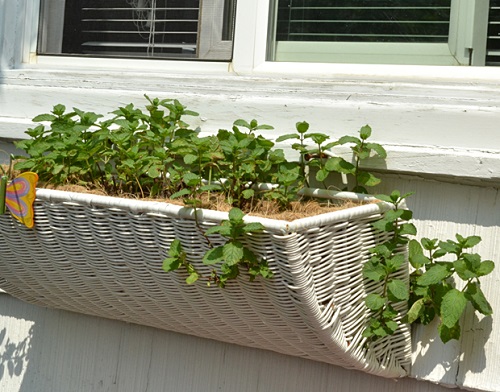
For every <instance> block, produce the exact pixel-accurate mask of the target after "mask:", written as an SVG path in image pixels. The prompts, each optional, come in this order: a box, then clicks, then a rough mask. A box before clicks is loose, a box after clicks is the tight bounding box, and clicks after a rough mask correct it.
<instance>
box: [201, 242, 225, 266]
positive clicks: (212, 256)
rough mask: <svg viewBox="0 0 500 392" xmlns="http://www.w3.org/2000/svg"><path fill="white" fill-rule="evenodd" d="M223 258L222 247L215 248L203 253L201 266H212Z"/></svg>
mask: <svg viewBox="0 0 500 392" xmlns="http://www.w3.org/2000/svg"><path fill="white" fill-rule="evenodd" d="M223 258H224V255H223V252H222V246H217V247H216V248H213V249H210V250H209V251H208V252H207V253H205V256H203V264H206V265H213V264H216V263H219V262H220V261H222V260H223Z"/></svg>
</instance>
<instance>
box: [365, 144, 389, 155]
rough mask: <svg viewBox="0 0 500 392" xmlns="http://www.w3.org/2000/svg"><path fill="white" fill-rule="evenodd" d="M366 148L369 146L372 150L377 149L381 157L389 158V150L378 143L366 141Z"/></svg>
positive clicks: (376, 151)
mask: <svg viewBox="0 0 500 392" xmlns="http://www.w3.org/2000/svg"><path fill="white" fill-rule="evenodd" d="M365 146H366V148H369V149H370V150H373V151H375V153H376V154H377V155H378V156H379V157H380V158H387V152H386V151H385V148H384V147H382V146H381V145H380V144H378V143H366V144H365Z"/></svg>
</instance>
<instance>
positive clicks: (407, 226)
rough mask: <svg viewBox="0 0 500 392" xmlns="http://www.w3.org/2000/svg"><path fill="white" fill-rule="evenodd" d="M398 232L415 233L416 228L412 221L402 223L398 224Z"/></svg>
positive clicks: (403, 233)
mask: <svg viewBox="0 0 500 392" xmlns="http://www.w3.org/2000/svg"><path fill="white" fill-rule="evenodd" d="M399 234H401V235H417V228H416V227H415V225H414V224H413V223H403V224H402V225H401V226H400V229H399Z"/></svg>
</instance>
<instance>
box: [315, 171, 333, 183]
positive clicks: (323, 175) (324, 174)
mask: <svg viewBox="0 0 500 392" xmlns="http://www.w3.org/2000/svg"><path fill="white" fill-rule="evenodd" d="M329 174H330V172H329V171H328V170H325V169H320V170H318V172H317V173H316V180H317V181H319V182H323V181H325V180H326V179H327V178H328V175H329Z"/></svg>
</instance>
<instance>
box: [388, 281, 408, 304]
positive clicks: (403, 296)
mask: <svg viewBox="0 0 500 392" xmlns="http://www.w3.org/2000/svg"><path fill="white" fill-rule="evenodd" d="M387 289H388V293H389V295H390V296H392V297H393V298H391V300H392V299H394V300H396V301H406V300H408V296H409V293H408V286H407V285H406V283H405V282H403V281H402V280H399V279H392V280H391V281H389V283H388V284H387Z"/></svg>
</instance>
